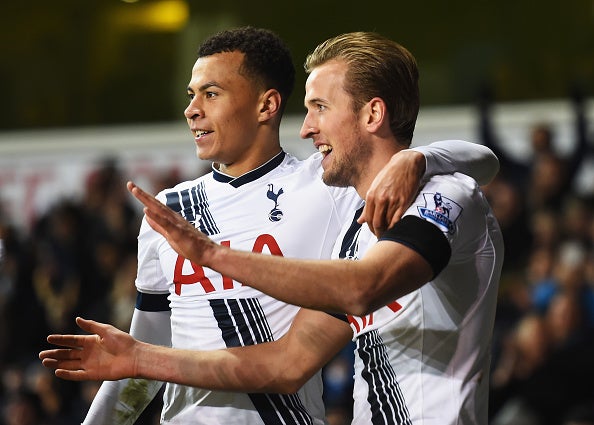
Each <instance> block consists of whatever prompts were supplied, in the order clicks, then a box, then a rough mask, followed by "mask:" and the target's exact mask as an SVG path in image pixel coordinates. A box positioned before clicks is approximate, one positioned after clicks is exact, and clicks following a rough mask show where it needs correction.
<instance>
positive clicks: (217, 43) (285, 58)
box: [198, 26, 295, 110]
mask: <svg viewBox="0 0 594 425" xmlns="http://www.w3.org/2000/svg"><path fill="white" fill-rule="evenodd" d="M236 51H237V52H241V53H243V54H244V61H243V64H242V66H241V69H240V72H241V73H242V75H244V76H245V77H247V78H250V79H252V80H254V82H256V83H257V84H261V85H262V86H263V87H264V88H265V89H270V88H273V89H276V90H278V92H279V93H280V95H281V97H282V105H281V108H282V110H284V109H285V106H286V103H287V100H288V98H289V96H290V95H291V93H292V92H293V87H294V86H295V66H294V64H293V60H292V59H291V52H290V51H289V49H288V48H287V46H286V45H285V43H284V42H283V40H281V38H280V37H279V36H278V35H277V34H275V33H274V32H272V31H270V30H267V29H262V28H254V27H249V26H247V27H241V28H234V29H229V30H224V31H221V32H218V33H216V34H214V35H212V36H211V37H209V38H208V39H206V40H205V41H204V42H203V43H202V44H201V45H200V47H199V48H198V57H199V58H201V57H203V56H211V55H214V54H216V53H222V52H236Z"/></svg>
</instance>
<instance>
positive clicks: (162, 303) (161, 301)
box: [136, 291, 170, 311]
mask: <svg viewBox="0 0 594 425" xmlns="http://www.w3.org/2000/svg"><path fill="white" fill-rule="evenodd" d="M168 295H169V294H147V293H144V292H139V291H136V309H137V310H142V311H169V310H170V308H169V300H168V299H167V296H168Z"/></svg>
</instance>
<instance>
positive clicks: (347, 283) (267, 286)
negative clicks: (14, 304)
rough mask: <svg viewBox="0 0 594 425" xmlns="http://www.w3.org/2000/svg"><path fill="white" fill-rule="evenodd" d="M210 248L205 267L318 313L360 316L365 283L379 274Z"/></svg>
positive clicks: (347, 264)
mask: <svg viewBox="0 0 594 425" xmlns="http://www.w3.org/2000/svg"><path fill="white" fill-rule="evenodd" d="M212 248H213V249H212V250H210V254H211V255H209V256H208V259H207V261H206V263H205V265H206V266H208V267H210V268H212V269H214V270H217V271H219V272H220V273H221V274H223V275H224V276H228V277H230V278H232V279H234V280H237V281H240V282H242V283H244V284H245V285H248V286H251V287H253V288H256V289H258V290H260V291H262V292H265V293H266V294H268V295H270V296H272V297H274V298H276V299H279V300H281V301H284V302H287V303H290V304H295V305H299V306H302V307H305V308H311V309H315V310H321V311H328V312H340V313H348V314H359V313H361V303H362V302H363V301H364V296H363V295H364V294H362V293H363V292H365V291H366V289H367V288H366V284H365V283H364V282H366V280H369V279H370V278H371V279H375V278H374V277H373V276H374V275H379V274H380V273H378V271H377V270H373V269H372V268H371V267H369V266H367V265H366V264H363V263H361V262H355V261H346V260H345V261H337V260H303V259H289V258H286V257H277V256H272V255H264V254H252V253H248V252H243V251H236V250H231V249H228V248H226V247H223V246H216V247H215V246H213V247H212Z"/></svg>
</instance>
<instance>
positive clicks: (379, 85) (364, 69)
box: [304, 32, 420, 146]
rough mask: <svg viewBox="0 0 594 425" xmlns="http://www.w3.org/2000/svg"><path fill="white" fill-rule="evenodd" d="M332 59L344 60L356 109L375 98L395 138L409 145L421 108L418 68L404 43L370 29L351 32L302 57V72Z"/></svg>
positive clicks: (348, 85) (349, 90)
mask: <svg viewBox="0 0 594 425" xmlns="http://www.w3.org/2000/svg"><path fill="white" fill-rule="evenodd" d="M331 60H341V61H344V62H346V64H347V65H348V70H347V73H346V82H345V91H346V92H347V93H348V94H349V95H350V96H351V100H352V106H353V108H354V109H355V111H359V109H360V108H361V107H362V106H363V105H364V104H365V103H367V102H368V101H370V100H371V99H373V98H374V97H379V98H381V99H383V100H384V102H385V103H386V105H387V107H388V113H389V119H390V129H391V130H392V133H393V134H394V136H395V137H396V140H397V141H398V142H399V143H401V144H404V145H406V146H408V145H410V143H411V141H412V137H413V133H414V129H415V125H416V121H417V116H418V113H419V107H420V96H419V70H418V67H417V61H416V59H415V58H414V56H413V55H412V54H411V53H410V52H409V51H408V50H407V49H406V48H404V47H403V46H401V45H400V44H398V43H396V42H395V41H392V40H390V39H388V38H385V37H383V36H381V35H379V34H377V33H373V32H351V33H346V34H341V35H339V36H336V37H333V38H330V39H328V40H326V41H324V42H323V43H321V44H319V45H318V46H317V47H316V48H315V50H314V51H313V52H312V53H310V54H309V55H308V56H307V58H306V60H305V64H304V67H305V72H307V73H308V74H309V73H311V72H312V71H313V69H314V68H316V67H318V66H321V65H323V64H324V63H326V62H328V61H331Z"/></svg>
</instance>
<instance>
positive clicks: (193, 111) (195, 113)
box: [184, 97, 204, 120]
mask: <svg viewBox="0 0 594 425" xmlns="http://www.w3.org/2000/svg"><path fill="white" fill-rule="evenodd" d="M201 115H202V116H204V113H203V112H202V110H201V109H200V107H199V105H198V102H197V97H195V98H193V99H191V100H190V103H189V104H188V106H187V107H186V109H184V116H185V117H186V118H187V119H189V120H190V119H194V118H198V117H199V116H201Z"/></svg>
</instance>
